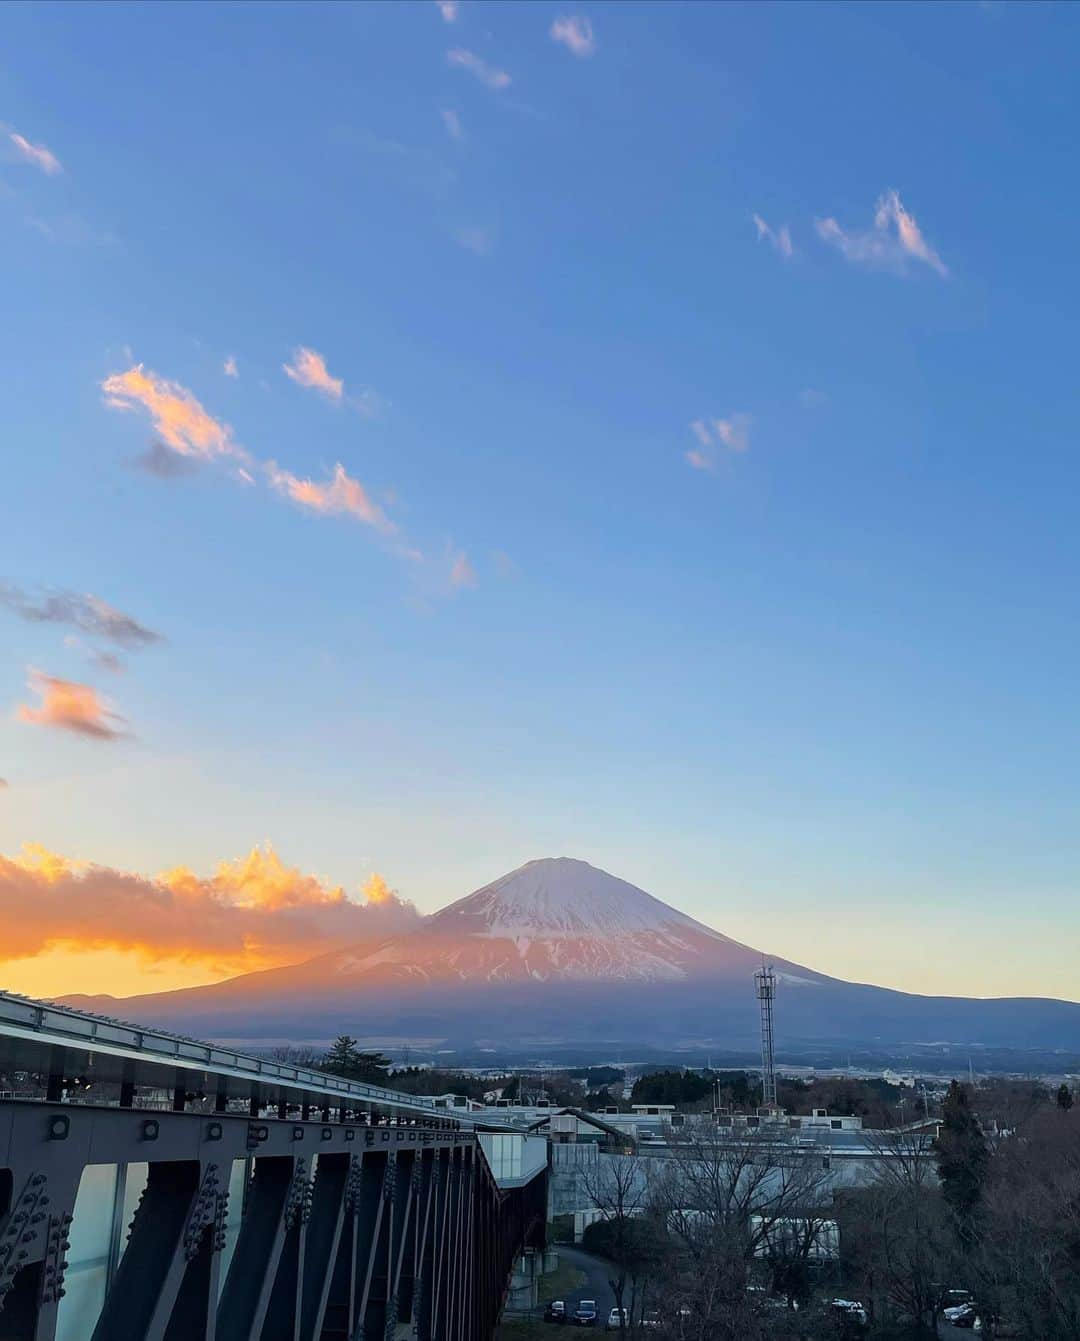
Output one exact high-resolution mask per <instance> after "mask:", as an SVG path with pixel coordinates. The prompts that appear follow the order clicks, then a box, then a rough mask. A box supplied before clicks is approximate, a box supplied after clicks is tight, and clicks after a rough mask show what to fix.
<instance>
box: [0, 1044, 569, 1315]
mask: <svg viewBox="0 0 1080 1341" xmlns="http://www.w3.org/2000/svg"><path fill="white" fill-rule="evenodd" d="M0 1023H2V1021H0ZM4 1041H5V1040H4V1037H3V1030H2V1028H0V1045H2V1044H3V1043H4ZM18 1047H19V1048H20V1049H22V1052H21V1053H20V1060H21V1061H25V1057H26V1053H25V1047H26V1044H25V1042H24V1041H19V1043H18ZM42 1055H43V1057H44V1058H45V1059H46V1060H48V1061H50V1062H51V1063H52V1064H54V1065H59V1066H60V1067H61V1068H62V1069H66V1070H68V1071H70V1070H71V1066H70V1065H69V1063H70V1062H71V1060H72V1058H71V1056H70V1055H67V1056H66V1057H61V1058H60V1060H59V1062H58V1061H57V1057H58V1054H57V1049H56V1047H55V1045H50V1049H49V1050H47V1051H46V1052H45V1053H43V1054H42ZM80 1060H81V1061H82V1064H83V1065H86V1064H87V1059H86V1054H82V1055H81V1058H80ZM93 1061H94V1058H93V1057H91V1058H90V1063H91V1064H92V1063H93ZM0 1073H3V1048H2V1047H0ZM6 1074H7V1075H8V1076H9V1078H10V1075H11V1074H12V1072H11V1071H10V1070H9V1071H7V1073H6ZM19 1074H23V1073H21V1072H20V1073H19ZM167 1074H169V1075H171V1074H172V1073H171V1072H168V1073H167ZM61 1078H62V1079H64V1080H65V1082H66V1081H67V1080H68V1079H70V1078H71V1077H70V1076H63V1077H61ZM143 1078H145V1076H144V1077H143ZM41 1080H42V1083H43V1084H45V1085H47V1086H48V1085H52V1088H53V1089H55V1088H56V1085H55V1083H54V1080H55V1077H53V1078H52V1079H50V1077H49V1076H48V1075H42V1076H41ZM212 1080H213V1077H212V1074H210V1073H208V1075H207V1078H206V1080H205V1082H204V1083H212ZM63 1093H64V1099H62V1100H61V1101H55V1100H53V1099H51V1098H47V1097H30V1098H7V1099H0V1341H403V1339H404V1338H415V1339H416V1341H487V1338H489V1337H490V1336H491V1334H492V1332H493V1329H494V1326H495V1323H496V1321H497V1319H498V1315H499V1311H500V1309H501V1306H502V1302H503V1297H504V1294H505V1291H506V1287H507V1284H508V1282H509V1278H510V1273H511V1270H512V1268H513V1264H514V1260H515V1258H516V1256H517V1255H518V1254H519V1253H520V1252H521V1251H522V1250H523V1249H524V1248H526V1247H529V1246H542V1243H543V1233H544V1222H545V1211H546V1196H547V1187H546V1183H547V1178H546V1170H544V1171H542V1172H540V1173H539V1174H537V1175H536V1176H535V1177H533V1178H531V1179H524V1180H520V1179H519V1180H518V1183H517V1184H516V1185H512V1186H503V1187H500V1186H499V1184H498V1183H497V1182H496V1179H495V1177H494V1175H493V1173H492V1171H491V1169H490V1167H489V1165H488V1162H487V1160H486V1158H485V1155H484V1151H483V1148H482V1145H481V1140H480V1137H479V1135H478V1133H477V1131H476V1130H473V1129H470V1128H469V1127H468V1126H466V1125H464V1124H463V1123H462V1122H461V1121H459V1120H458V1119H457V1118H455V1117H452V1116H441V1115H436V1114H435V1113H433V1112H431V1111H428V1112H427V1113H416V1112H412V1111H409V1109H408V1106H407V1105H408V1104H410V1103H412V1104H415V1101H409V1100H407V1099H405V1097H404V1096H402V1098H403V1105H402V1111H401V1112H389V1111H386V1110H385V1109H383V1110H382V1111H381V1112H378V1111H375V1108H374V1105H371V1107H370V1108H369V1109H368V1110H367V1111H364V1110H361V1109H360V1108H359V1107H357V1108H355V1109H353V1108H349V1107H346V1106H345V1104H344V1103H343V1102H342V1103H337V1104H335V1105H334V1106H331V1105H330V1104H328V1103H324V1104H319V1105H315V1104H311V1103H301V1104H299V1105H298V1106H297V1110H296V1111H297V1114H298V1115H297V1117H295V1118H292V1117H290V1116H289V1114H290V1112H291V1110H292V1105H291V1104H290V1103H289V1102H288V1097H289V1096H288V1095H286V1096H285V1097H284V1098H282V1097H281V1096H282V1091H281V1089H280V1087H279V1086H277V1085H275V1086H274V1087H273V1094H274V1102H273V1103H271V1104H270V1106H269V1108H268V1109H267V1108H266V1107H265V1100H266V1098H267V1095H266V1094H262V1095H260V1094H258V1093H256V1092H255V1091H252V1092H251V1095H250V1098H249V1097H248V1096H247V1095H245V1100H244V1107H245V1108H247V1111H246V1112H240V1113H236V1112H230V1111H228V1109H229V1104H228V1102H224V1101H221V1099H220V1092H219V1099H218V1101H217V1102H214V1101H213V1096H212V1095H211V1096H210V1097H209V1099H208V1101H207V1102H208V1105H209V1106H208V1107H206V1108H204V1109H203V1110H202V1111H188V1110H189V1109H190V1108H193V1107H198V1104H197V1103H195V1104H193V1103H192V1102H191V1099H190V1094H185V1095H183V1096H180V1097H179V1101H178V1103H177V1104H174V1106H173V1108H171V1109H165V1108H158V1109H151V1108H148V1107H143V1108H139V1107H135V1106H125V1105H121V1104H116V1105H115V1106H113V1105H108V1104H101V1103H93V1102H90V1103H87V1102H71V1101H70V1100H69V1099H68V1092H67V1089H66V1088H64V1090H63ZM380 1093H381V1094H382V1095H383V1097H384V1098H385V1097H386V1095H387V1093H388V1092H386V1091H381V1092H380ZM128 1097H129V1098H130V1096H128ZM306 1097H307V1098H308V1099H311V1098H313V1097H314V1096H312V1095H310V1094H308V1095H307V1096H306ZM313 1109H314V1110H315V1111H314V1113H313ZM174 1110H175V1111H174ZM266 1111H269V1112H271V1113H273V1114H274V1116H272V1117H266V1116H259V1113H260V1112H263V1113H265V1112H266ZM504 1139H505V1138H504ZM512 1139H516V1138H512ZM69 1258H70V1259H71V1260H70V1261H69Z"/></svg>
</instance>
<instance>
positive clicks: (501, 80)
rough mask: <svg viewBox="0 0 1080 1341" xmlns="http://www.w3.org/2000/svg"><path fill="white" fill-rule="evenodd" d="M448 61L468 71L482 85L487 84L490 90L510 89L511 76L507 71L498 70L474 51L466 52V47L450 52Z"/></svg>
mask: <svg viewBox="0 0 1080 1341" xmlns="http://www.w3.org/2000/svg"><path fill="white" fill-rule="evenodd" d="M446 59H447V61H448V62H449V63H450V64H451V65H457V66H459V67H460V68H461V69H462V70H468V72H469V73H470V74H471V75H473V76H474V78H476V79H479V81H480V82H481V84H486V85H487V86H488V88H494V89H503V88H509V87H510V83H511V80H510V76H509V75H508V74H507V73H506V71H505V70H496V69H495V68H494V66H491V65H489V64H488V63H487V61H485V60H484V59H483V58H482V57H480V56H478V55H476V53H475V52H473V51H466V49H465V48H464V47H455V48H454V49H453V50H452V51H448V52H447V53H446Z"/></svg>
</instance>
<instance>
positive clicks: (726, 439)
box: [713, 414, 753, 452]
mask: <svg viewBox="0 0 1080 1341" xmlns="http://www.w3.org/2000/svg"><path fill="white" fill-rule="evenodd" d="M752 422H753V421H752V420H751V418H750V416H749V415H748V414H733V415H732V416H731V417H730V418H729V419H714V420H713V428H714V429H715V430H716V436H717V438H719V440H720V441H721V442H722V443H723V444H724V446H725V447H726V448H727V449H728V451H731V452H745V451H748V450H749V447H750V424H751V423H752Z"/></svg>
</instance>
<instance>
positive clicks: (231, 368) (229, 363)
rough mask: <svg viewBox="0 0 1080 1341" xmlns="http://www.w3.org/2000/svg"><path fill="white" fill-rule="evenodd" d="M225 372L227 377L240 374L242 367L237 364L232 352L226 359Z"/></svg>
mask: <svg viewBox="0 0 1080 1341" xmlns="http://www.w3.org/2000/svg"><path fill="white" fill-rule="evenodd" d="M224 372H225V376H226V377H239V376H240V369H239V368H238V367H237V366H236V359H235V358H234V357H233V356H232V354H230V355H229V357H228V358H227V359H226V360H225V365H224Z"/></svg>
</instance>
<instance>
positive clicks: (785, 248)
mask: <svg viewBox="0 0 1080 1341" xmlns="http://www.w3.org/2000/svg"><path fill="white" fill-rule="evenodd" d="M753 219H754V227H755V228H756V229H757V235H758V241H759V242H760V241H761V240H762V239H763V238H764V239H766V240H767V241H769V242H770V243H772V245H773V247H775V248H776V250H777V251H778V252H779V253H780V255H781V256H783V257H790V256H793V255H794V254H795V248H794V247H793V246H792V243H791V230H790V229H789V228H788V226H787V224H782V225H781V226H780V227H779V228H771V227H770V226H769V225H768V224H767V223H766V222H765V220H764V219H763V218H762V217H761V215H760V214H755V215H754V216H753Z"/></svg>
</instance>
